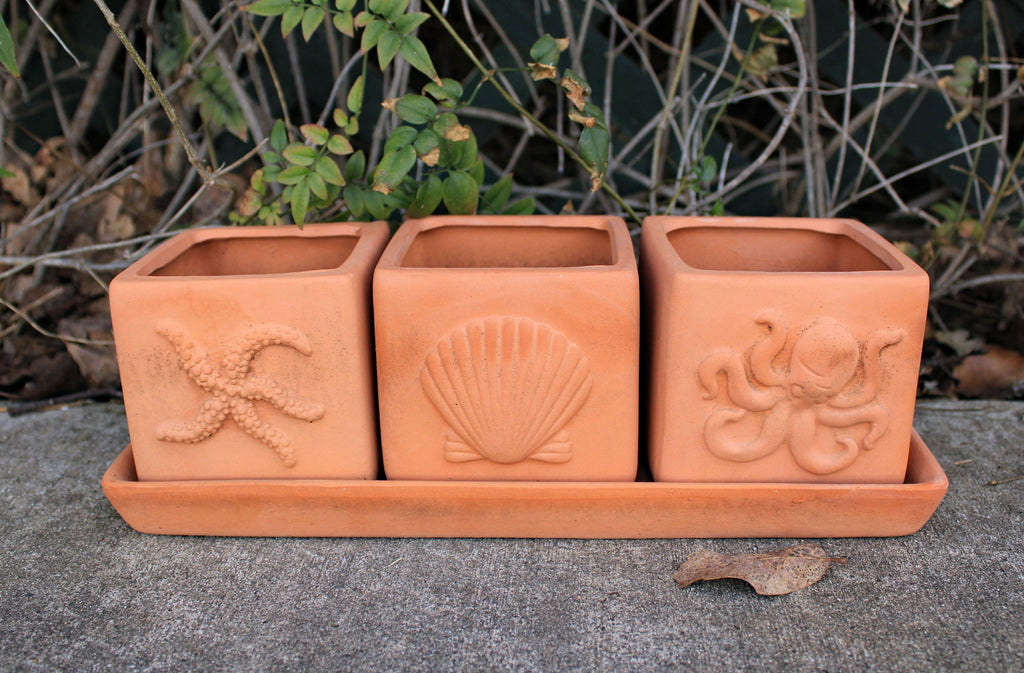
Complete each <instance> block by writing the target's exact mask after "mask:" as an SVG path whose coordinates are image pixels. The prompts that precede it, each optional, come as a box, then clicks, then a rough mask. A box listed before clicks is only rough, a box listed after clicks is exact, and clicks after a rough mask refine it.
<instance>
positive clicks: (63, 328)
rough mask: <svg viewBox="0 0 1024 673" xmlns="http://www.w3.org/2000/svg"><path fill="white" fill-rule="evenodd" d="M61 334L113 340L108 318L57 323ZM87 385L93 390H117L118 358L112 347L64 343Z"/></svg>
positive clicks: (91, 317) (87, 317)
mask: <svg viewBox="0 0 1024 673" xmlns="http://www.w3.org/2000/svg"><path fill="white" fill-rule="evenodd" d="M57 330H58V332H60V333H61V334H64V335H67V336H72V337H75V338H77V339H95V340H96V341H106V342H109V341H111V340H113V335H112V333H111V332H112V329H111V327H110V318H109V317H108V316H86V317H83V318H66V319H64V320H61V321H60V322H59V323H58V327H57ZM64 345H65V346H66V347H67V349H68V353H69V354H70V355H71V357H72V359H73V360H74V361H75V364H76V365H78V370H79V371H80V372H81V373H82V377H83V378H85V381H86V383H88V384H89V387H90V388H92V389H93V390H101V389H104V388H116V387H117V386H118V384H119V383H120V381H121V377H120V374H119V373H118V369H117V355H116V353H115V352H114V347H113V346H112V345H101V344H97V345H92V344H77V343H73V342H70V341H69V342H66V343H65V344H64Z"/></svg>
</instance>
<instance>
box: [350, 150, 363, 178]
mask: <svg viewBox="0 0 1024 673" xmlns="http://www.w3.org/2000/svg"><path fill="white" fill-rule="evenodd" d="M365 172H366V155H365V154H363V151H362V150H359V151H358V152H356V153H355V154H353V155H352V156H350V157H349V158H348V161H347V162H346V163H345V180H347V181H348V182H355V181H356V180H360V179H362V177H363V173H365Z"/></svg>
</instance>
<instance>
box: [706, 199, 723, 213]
mask: <svg viewBox="0 0 1024 673" xmlns="http://www.w3.org/2000/svg"><path fill="white" fill-rule="evenodd" d="M724 212H725V204H724V203H722V199H718V200H716V201H715V202H714V203H713V204H711V209H710V210H709V211H708V215H711V216H717V215H721V214H722V213H724Z"/></svg>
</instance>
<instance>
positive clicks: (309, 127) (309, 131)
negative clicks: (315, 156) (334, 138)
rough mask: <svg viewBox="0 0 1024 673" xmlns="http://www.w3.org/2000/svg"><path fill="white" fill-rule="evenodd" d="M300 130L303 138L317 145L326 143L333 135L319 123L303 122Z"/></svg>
mask: <svg viewBox="0 0 1024 673" xmlns="http://www.w3.org/2000/svg"><path fill="white" fill-rule="evenodd" d="M299 132H300V133H302V137H303V138H305V139H306V140H308V141H309V142H311V143H313V144H314V145H317V146H320V145H323V144H325V143H326V142H327V140H328V138H330V135H331V134H330V133H328V132H327V129H325V128H324V127H323V126H320V125H319V124H303V125H302V126H300V127H299Z"/></svg>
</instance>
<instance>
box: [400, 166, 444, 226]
mask: <svg viewBox="0 0 1024 673" xmlns="http://www.w3.org/2000/svg"><path fill="white" fill-rule="evenodd" d="M443 197H444V183H443V182H441V178H439V177H437V176H436V175H431V176H430V177H428V178H427V181H426V182H424V183H423V184H422V185H420V188H419V189H417V190H416V196H415V197H413V200H412V204H411V205H410V206H409V209H408V210H407V211H406V213H405V214H406V215H407V216H408V217H412V218H418V217H426V216H427V215H430V214H431V213H433V212H434V211H435V210H437V207H438V206H439V205H441V199H442V198H443Z"/></svg>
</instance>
